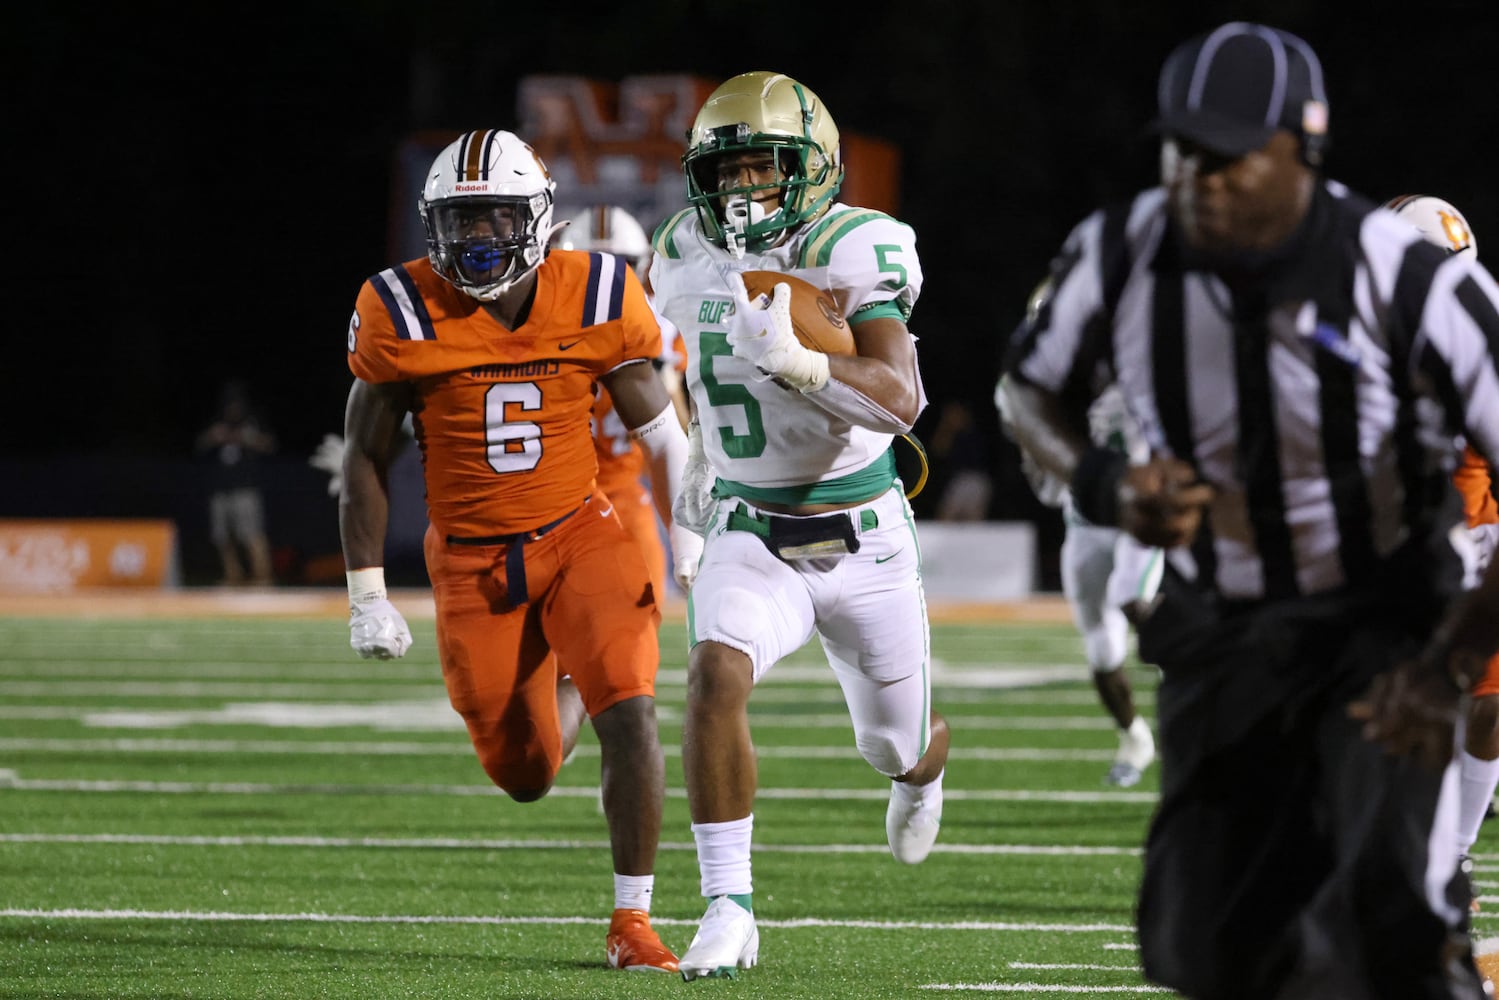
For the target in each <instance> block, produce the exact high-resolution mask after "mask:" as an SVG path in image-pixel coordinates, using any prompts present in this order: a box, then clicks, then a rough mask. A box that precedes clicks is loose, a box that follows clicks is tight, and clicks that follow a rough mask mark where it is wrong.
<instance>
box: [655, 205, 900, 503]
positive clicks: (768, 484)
mask: <svg viewBox="0 0 1499 1000" xmlns="http://www.w3.org/2000/svg"><path fill="white" fill-rule="evenodd" d="M655 251H656V255H655V259H654V261H653V262H652V265H651V273H650V283H651V288H652V290H653V292H654V294H655V303H656V307H657V308H658V309H659V310H660V311H661V313H662V314H663V315H664V316H666V317H667V318H668V319H670V320H671V321H672V322H674V323H675V324H676V325H677V326H678V327H680V328H681V330H682V334H683V337H684V338H685V340H686V345H687V387H688V391H689V392H690V393H691V395H692V398H693V400H694V402H695V403H696V404H697V413H698V420H699V422H700V423H701V425H702V429H703V445H704V448H705V450H706V452H707V456H708V461H709V463H710V464H711V465H712V466H713V468H714V470H715V471H716V472H717V473H718V475H719V476H720V477H721V479H723V480H727V481H729V482H730V483H731V484H733V485H732V487H731V488H733V489H734V490H735V492H739V493H742V494H748V495H758V496H759V497H760V498H761V499H765V500H769V499H774V498H779V499H785V500H792V501H796V500H802V501H806V500H810V499H811V496H809V494H808V492H807V491H806V490H805V489H804V488H805V487H808V486H815V485H816V484H818V483H832V482H834V481H838V480H846V479H848V477H851V476H852V477H856V478H857V474H859V473H863V472H864V471H865V470H867V469H871V468H872V467H873V466H875V463H876V462H879V461H882V460H884V459H886V458H887V457H888V452H889V448H890V440H891V435H890V434H887V433H881V432H878V431H873V430H869V429H867V428H864V427H855V426H853V425H851V424H849V423H847V422H845V421H843V420H840V419H839V418H838V417H835V416H832V415H831V414H829V413H828V411H826V410H824V409H823V408H822V407H820V406H818V405H817V404H816V403H815V402H813V401H812V400H810V399H808V398H806V397H805V396H803V395H802V394H801V393H798V392H795V391H792V390H787V389H784V388H782V387H781V386H780V385H778V384H776V383H775V382H773V381H771V380H770V379H769V378H767V377H766V376H765V375H764V374H763V373H761V372H759V371H758V370H756V369H755V367H754V366H753V365H751V364H750V363H749V362H748V361H745V360H743V359H741V358H738V357H735V356H734V355H733V353H732V352H731V351H730V349H729V345H728V329H729V325H728V321H729V316H730V314H731V313H730V310H731V309H732V305H731V303H732V296H731V295H730V293H729V288H728V285H727V284H726V282H725V275H727V274H728V273H730V272H731V271H749V270H768V271H780V272H784V273H793V274H796V275H797V276H798V277H801V278H804V279H806V280H807V281H810V282H811V283H812V284H814V285H816V286H818V287H819V288H825V289H827V290H828V291H829V292H830V293H831V294H832V296H833V298H834V299H835V300H836V301H837V303H838V306H839V308H840V309H841V310H842V311H843V314H844V315H845V316H847V317H848V318H849V320H850V321H851V322H852V323H856V324H857V323H859V322H861V321H864V320H867V319H874V318H877V317H885V316H888V317H893V318H896V319H899V320H901V321H903V322H904V321H905V320H907V319H908V318H909V316H910V314H911V309H912V307H913V306H914V305H915V304H916V298H917V296H918V295H919V294H920V292H921V281H922V274H921V262H920V260H919V259H918V258H917V256H916V237H915V234H914V233H913V232H912V231H911V229H910V227H909V226H907V225H905V224H904V223H902V222H898V221H897V220H895V219H892V218H890V217H889V216H887V215H883V214H881V213H879V212H874V211H869V210H866V209H860V208H851V207H849V206H847V205H834V206H833V207H832V208H831V209H830V210H829V211H828V213H827V214H826V215H824V216H823V217H822V218H821V219H819V220H817V221H816V222H814V223H812V224H810V225H808V226H806V227H804V228H802V229H801V230H799V231H798V232H797V233H796V234H795V235H793V236H792V237H791V238H790V239H788V240H787V241H786V242H785V243H783V244H781V245H780V246H777V247H775V248H773V249H770V250H767V251H765V252H764V253H760V254H748V255H746V256H745V257H744V258H743V259H742V260H737V259H735V258H734V257H733V256H732V255H730V254H729V253H727V252H726V251H724V250H722V249H720V248H718V247H717V246H715V245H713V243H711V242H710V241H709V240H708V239H706V238H705V237H704V236H703V235H702V231H701V229H700V225H699V221H698V218H697V214H696V212H695V211H694V210H692V209H687V210H685V211H683V212H680V213H678V214H677V215H675V216H673V217H672V218H670V219H668V220H667V221H666V222H665V223H663V224H662V226H661V228H660V229H659V230H658V231H657V233H656V238H655ZM922 402H923V403H924V402H925V397H924V395H923V398H922ZM769 442H774V445H773V446H770V447H767V444H768V443H769ZM881 467H882V468H883V466H881ZM888 482H889V480H888V479H886V484H887V485H888ZM850 485H851V487H852V486H853V483H852V482H851V483H850ZM853 488H854V490H855V492H858V488H857V487H853ZM782 491H784V492H782ZM867 495H868V494H867V493H864V494H863V496H867ZM860 498H862V497H860V496H854V497H850V498H849V499H860ZM827 499H833V497H827Z"/></svg>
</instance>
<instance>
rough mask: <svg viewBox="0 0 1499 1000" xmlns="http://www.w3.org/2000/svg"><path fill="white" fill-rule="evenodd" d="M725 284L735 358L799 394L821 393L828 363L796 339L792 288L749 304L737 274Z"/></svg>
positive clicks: (784, 286) (781, 286) (779, 289)
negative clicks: (731, 305) (730, 303)
mask: <svg viewBox="0 0 1499 1000" xmlns="http://www.w3.org/2000/svg"><path fill="white" fill-rule="evenodd" d="M728 283H729V292H730V294H731V295H732V296H733V298H734V314H733V315H732V316H730V317H729V337H728V340H729V349H730V350H732V351H733V352H734V356H735V357H738V358H743V359H744V360H746V361H748V362H749V363H750V364H752V365H754V366H755V367H756V368H759V369H760V370H761V371H762V372H764V373H765V374H766V375H768V376H772V377H774V378H776V379H779V380H780V381H782V382H784V383H786V384H787V385H789V386H790V387H791V388H793V389H796V390H798V391H800V392H813V391H815V390H817V389H821V388H822V387H823V385H824V383H826V382H827V380H828V359H827V356H826V355H824V354H819V353H817V352H816V351H811V350H808V349H807V348H805V347H803V346H802V343H801V341H799V340H797V339H796V331H795V330H793V329H792V326H791V286H790V285H788V284H786V283H784V282H781V283H778V284H777V285H776V288H775V295H774V296H772V297H771V300H770V301H769V302H768V303H767V302H765V301H764V299H763V296H762V297H760V298H759V299H757V300H756V301H754V302H751V301H750V300H749V292H748V291H747V290H746V289H745V287H744V279H743V278H741V277H740V276H739V274H738V273H737V272H735V273H731V274H730V275H729V276H728Z"/></svg>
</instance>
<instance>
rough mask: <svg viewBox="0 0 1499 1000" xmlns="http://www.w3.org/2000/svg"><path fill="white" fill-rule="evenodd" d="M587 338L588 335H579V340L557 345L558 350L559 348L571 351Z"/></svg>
mask: <svg viewBox="0 0 1499 1000" xmlns="http://www.w3.org/2000/svg"><path fill="white" fill-rule="evenodd" d="M587 339H588V338H586V337H579V338H578V339H577V340H575V341H573V342H572V343H571V344H558V345H557V350H559V351H570V350H572V349H573V348H574V347H577V346H578V345H579V344H581V343H583V341H585V340H587Z"/></svg>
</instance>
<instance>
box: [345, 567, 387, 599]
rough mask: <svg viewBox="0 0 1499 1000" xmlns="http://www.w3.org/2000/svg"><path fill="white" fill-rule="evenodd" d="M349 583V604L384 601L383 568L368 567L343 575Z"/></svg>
mask: <svg viewBox="0 0 1499 1000" xmlns="http://www.w3.org/2000/svg"><path fill="white" fill-rule="evenodd" d="M344 576H345V577H347V578H348V581H349V603H350V604H363V603H368V602H369V601H383V600H385V567H384V566H368V567H366V568H364V569H354V570H350V571H349V572H347V573H345V574H344Z"/></svg>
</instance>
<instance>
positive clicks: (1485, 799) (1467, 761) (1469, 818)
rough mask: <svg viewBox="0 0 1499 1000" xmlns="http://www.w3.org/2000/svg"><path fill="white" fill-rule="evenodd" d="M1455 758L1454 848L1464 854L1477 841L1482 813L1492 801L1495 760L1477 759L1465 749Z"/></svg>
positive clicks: (1498, 781)
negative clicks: (1456, 795)
mask: <svg viewBox="0 0 1499 1000" xmlns="http://www.w3.org/2000/svg"><path fill="white" fill-rule="evenodd" d="M1457 758H1458V765H1457V773H1458V781H1459V787H1460V788H1461V791H1460V792H1459V793H1458V799H1457V849H1458V851H1460V852H1461V853H1463V854H1467V853H1468V848H1470V847H1472V846H1473V842H1474V841H1475V840H1477V839H1478V828H1479V827H1480V826H1482V825H1483V814H1484V813H1486V812H1488V809H1489V803H1490V802H1492V801H1494V789H1495V787H1496V786H1499V760H1479V759H1478V758H1477V757H1475V756H1473V755H1472V754H1470V753H1468V751H1466V750H1463V751H1460V752H1459V753H1458V755H1457Z"/></svg>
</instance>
